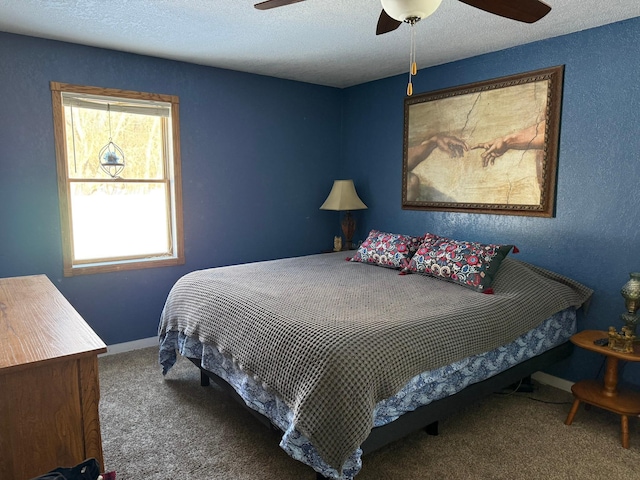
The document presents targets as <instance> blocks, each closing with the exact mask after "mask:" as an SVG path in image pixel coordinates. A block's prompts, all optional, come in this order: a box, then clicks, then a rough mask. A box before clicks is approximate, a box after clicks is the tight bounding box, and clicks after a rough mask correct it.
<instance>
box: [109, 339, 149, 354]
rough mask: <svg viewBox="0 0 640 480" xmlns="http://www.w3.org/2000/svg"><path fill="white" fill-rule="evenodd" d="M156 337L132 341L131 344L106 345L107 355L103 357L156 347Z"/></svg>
mask: <svg viewBox="0 0 640 480" xmlns="http://www.w3.org/2000/svg"><path fill="white" fill-rule="evenodd" d="M157 346H158V337H149V338H142V339H140V340H134V341H132V342H124V343H116V344H114V345H107V353H103V354H102V355H100V356H104V355H114V354H116V353H124V352H130V351H132V350H138V349H140V348H148V347H157Z"/></svg>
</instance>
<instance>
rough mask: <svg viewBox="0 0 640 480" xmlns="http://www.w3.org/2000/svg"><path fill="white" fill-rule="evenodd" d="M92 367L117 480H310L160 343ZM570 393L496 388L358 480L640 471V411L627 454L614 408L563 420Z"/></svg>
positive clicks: (614, 476) (383, 457)
mask: <svg viewBox="0 0 640 480" xmlns="http://www.w3.org/2000/svg"><path fill="white" fill-rule="evenodd" d="M99 364H100V384H101V385H100V387H101V401H100V418H101V426H102V438H103V448H104V458H105V464H106V465H105V466H106V469H107V470H115V471H116V472H117V479H118V480H155V479H157V480H170V479H180V480H200V479H202V480H204V479H213V480H222V479H225V480H249V479H251V480H262V479H277V480H313V479H315V472H314V471H313V470H312V469H311V468H310V467H307V466H305V465H303V464H301V463H299V462H297V461H295V460H293V459H291V458H290V457H289V456H287V455H286V454H285V453H284V452H283V451H282V450H281V449H280V447H278V436H277V435H276V434H275V433H273V432H271V431H269V430H268V429H267V428H266V427H264V426H263V425H261V424H259V423H258V422H257V420H255V419H254V418H253V417H252V416H251V415H250V414H249V413H248V412H246V411H245V410H244V409H243V408H242V407H240V406H238V405H237V404H236V403H235V401H234V400H232V399H231V398H230V397H229V396H228V395H227V394H225V393H223V392H222V391H221V390H219V389H218V388H217V387H215V386H213V384H212V386H210V387H206V388H203V387H200V382H199V378H200V377H199V373H198V370H197V369H196V368H195V367H194V366H193V365H192V364H191V363H190V362H189V361H188V360H185V359H182V358H181V359H180V360H179V361H178V363H177V364H176V366H175V367H174V368H173V369H172V370H171V371H170V372H169V374H168V375H167V376H166V377H163V376H162V373H161V370H160V368H159V366H158V363H157V349H156V348H146V349H142V350H137V351H134V352H128V353H123V354H118V355H111V356H106V357H101V358H100V360H99ZM534 398H535V399H538V400H541V401H536V400H533V399H534ZM571 401H572V397H571V395H570V394H568V393H566V392H563V391H560V390H557V389H554V388H551V387H549V386H537V389H536V391H535V392H534V393H532V394H521V393H516V394H513V395H499V394H495V395H492V396H490V397H489V398H487V399H485V400H482V401H480V402H479V403H477V404H476V405H474V406H473V407H469V408H467V409H465V410H464V411H462V412H460V413H459V414H457V415H455V416H453V417H451V418H449V419H447V420H445V421H443V422H441V424H440V435H438V436H429V435H427V434H426V433H423V432H418V433H415V434H413V435H411V436H410V437H407V438H406V439H403V440H400V441H398V442H396V443H394V444H392V445H390V446H388V447H386V448H384V449H382V450H379V451H377V452H374V453H372V454H370V455H367V456H365V457H364V459H363V468H362V471H361V472H360V473H359V474H358V475H357V476H356V480H418V479H420V480H422V479H461V480H462V479H465V480H467V479H505V480H507V479H508V480H518V479H527V480H528V479H608V480H618V479H619V480H631V479H640V419H638V418H633V419H630V422H629V423H630V431H631V448H630V449H628V450H626V449H624V448H622V447H621V446H620V422H619V417H618V416H617V415H613V414H611V413H609V412H605V411H602V410H599V409H596V408H591V409H590V410H588V411H587V410H585V409H584V408H581V409H580V411H579V412H578V414H577V416H576V419H575V421H574V423H573V425H571V426H566V425H564V420H565V418H566V416H567V413H568V411H569V408H570V404H571ZM543 402H557V403H543Z"/></svg>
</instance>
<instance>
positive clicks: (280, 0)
mask: <svg viewBox="0 0 640 480" xmlns="http://www.w3.org/2000/svg"><path fill="white" fill-rule="evenodd" d="M298 2H304V0H267V1H266V2H260V3H256V4H255V5H254V7H256V8H257V9H258V10H269V9H270V8H276V7H284V6H285V5H291V4H292V3H298Z"/></svg>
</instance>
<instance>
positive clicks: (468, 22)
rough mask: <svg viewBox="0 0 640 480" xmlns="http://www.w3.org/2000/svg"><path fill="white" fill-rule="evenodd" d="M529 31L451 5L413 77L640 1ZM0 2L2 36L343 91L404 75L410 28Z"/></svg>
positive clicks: (211, 10)
mask: <svg viewBox="0 0 640 480" xmlns="http://www.w3.org/2000/svg"><path fill="white" fill-rule="evenodd" d="M546 2H547V3H548V4H549V5H551V7H552V10H551V12H550V13H549V14H548V15H547V16H546V17H544V18H543V19H542V20H540V21H539V22H537V23H535V24H532V25H528V24H523V23H519V22H514V21H512V20H507V19H504V18H501V17H497V16H495V15H490V14H488V13H485V12H482V11H480V10H477V9H475V8H473V7H470V6H468V5H465V4H463V3H461V2H458V1H457V0H443V2H442V5H441V6H440V8H439V9H438V10H437V11H436V12H435V13H434V14H433V15H432V16H431V17H428V18H426V19H424V20H422V21H421V22H419V23H418V24H417V25H416V29H417V45H418V55H417V58H418V68H424V67H427V66H432V65H439V64H442V63H447V62H451V61H454V60H460V59H462V58H468V57H472V56H475V55H479V54H482V53H487V52H492V51H496V50H501V49H504V48H509V47H513V46H516V45H521V44H524V43H529V42H533V41H536V40H541V39H544V38H549V37H555V36H558V35H563V34H566V33H572V32H576V31H579V30H584V29H587V28H591V27H596V26H600V25H604V24H607V23H613V22H616V21H619V20H625V19H628V18H632V17H637V16H640V0H546ZM253 3H254V2H253V0H0V31H5V32H11V33H19V34H24V35H31V36H36V37H43V38H49V39H55V40H63V41H68V42H72V43H80V44H84V45H91V46H96V47H104V48H110V49H114V50H121V51H125V52H133V53H140V54H145V55H152V56H157V57H162V58H169V59H174V60H183V61H187V62H192V63H197V64H201V65H210V66H215V67H222V68H229V69H232V70H240V71H245V72H252V73H259V74H263V75H270V76H274V77H280V78H287V79H293V80H300V81H303V82H310V83H316V84H320V85H329V86H335V87H347V86H351V85H356V84H359V83H364V82H367V81H371V80H377V79H380V78H385V77H389V76H392V75H396V74H399V73H403V72H406V71H407V66H408V63H409V30H410V27H409V26H408V25H401V27H400V28H399V29H398V30H396V31H394V32H391V33H387V34H385V35H380V36H376V35H375V27H376V23H377V20H378V16H379V14H380V10H381V6H380V2H379V0H307V1H304V2H300V3H296V4H294V5H289V6H286V7H281V8H276V9H272V10H267V11H259V10H256V9H255V8H253Z"/></svg>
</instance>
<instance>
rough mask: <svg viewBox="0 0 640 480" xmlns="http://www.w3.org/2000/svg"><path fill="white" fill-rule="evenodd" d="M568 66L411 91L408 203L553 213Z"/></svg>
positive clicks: (404, 177) (406, 206)
mask: <svg viewBox="0 0 640 480" xmlns="http://www.w3.org/2000/svg"><path fill="white" fill-rule="evenodd" d="M563 75H564V66H563V65H561V66H556V67H551V68H546V69H542V70H536V71H533V72H527V73H521V74H518V75H512V76H508V77H502V78H496V79H493V80H487V81H483V82H478V83H474V84H469V85H463V86H459V87H454V88H448V89H445V90H438V91H435V92H430V93H424V94H421V95H415V96H413V97H406V98H405V101H404V145H403V168H402V208H403V209H413V210H439V211H454V212H471V213H492V214H505V215H528V216H540V217H552V216H553V215H554V208H555V205H554V204H555V193H556V192H555V190H556V175H557V164H558V135H559V128H560V104H561V97H562V81H563Z"/></svg>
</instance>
